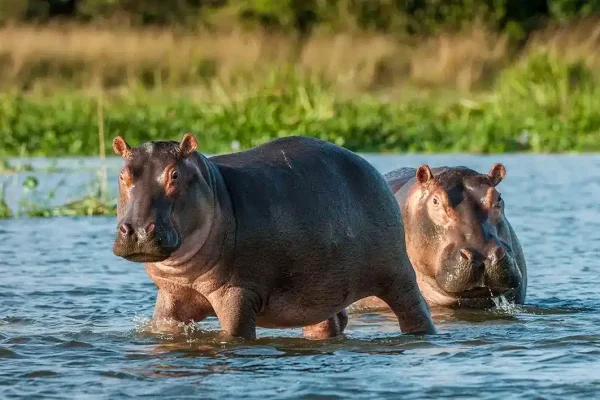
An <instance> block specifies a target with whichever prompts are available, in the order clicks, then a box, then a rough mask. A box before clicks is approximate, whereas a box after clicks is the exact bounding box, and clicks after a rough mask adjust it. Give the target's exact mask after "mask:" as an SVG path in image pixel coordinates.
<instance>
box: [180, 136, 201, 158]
mask: <svg viewBox="0 0 600 400" xmlns="http://www.w3.org/2000/svg"><path fill="white" fill-rule="evenodd" d="M197 148H198V140H197V139H196V138H195V137H194V135H192V134H191V133H186V134H185V135H183V139H181V142H179V149H180V150H181V154H182V155H183V156H184V157H189V156H190V155H192V154H193V153H194V152H195V151H196V149H197Z"/></svg>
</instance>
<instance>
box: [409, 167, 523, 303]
mask: <svg viewBox="0 0 600 400" xmlns="http://www.w3.org/2000/svg"><path fill="white" fill-rule="evenodd" d="M505 175H506V170H505V168H504V166H503V165H501V164H495V165H494V166H493V167H492V169H491V170H490V172H489V173H488V174H487V175H486V174H480V173H478V172H476V171H473V170H471V169H468V168H465V167H459V168H443V169H441V171H440V172H439V173H437V174H436V176H434V175H433V173H432V171H431V169H430V168H429V166H427V165H423V166H421V167H420V168H419V169H418V170H417V172H416V182H415V183H414V184H413V185H412V186H410V188H409V190H408V193H407V200H406V202H405V203H404V209H403V219H404V223H405V228H406V244H407V252H408V255H409V257H410V259H411V262H412V263H413V265H414V267H415V269H416V270H417V273H418V274H420V275H421V277H422V280H424V281H425V282H429V286H431V289H433V290H434V291H436V292H437V293H436V294H437V295H438V296H439V295H441V296H443V298H445V299H448V298H450V299H451V302H452V303H454V304H458V305H465V306H468V305H469V304H471V303H472V304H473V305H475V304H477V303H478V302H479V304H477V306H479V305H481V304H482V303H483V302H486V303H488V302H490V301H491V298H492V297H493V296H498V295H501V294H504V295H507V296H508V295H509V294H510V292H511V291H514V290H515V289H516V288H517V287H518V286H519V285H520V283H521V272H520V270H519V268H518V265H517V263H516V261H515V259H514V256H513V252H512V250H511V244H510V243H512V242H511V236H510V230H509V228H508V227H507V225H506V221H505V217H504V201H503V200H502V197H501V196H500V193H499V192H498V191H497V190H496V186H497V185H498V184H499V183H500V182H501V181H502V179H503V178H504V176H505ZM422 291H424V292H426V290H422ZM424 294H425V296H426V297H427V293H424Z"/></svg>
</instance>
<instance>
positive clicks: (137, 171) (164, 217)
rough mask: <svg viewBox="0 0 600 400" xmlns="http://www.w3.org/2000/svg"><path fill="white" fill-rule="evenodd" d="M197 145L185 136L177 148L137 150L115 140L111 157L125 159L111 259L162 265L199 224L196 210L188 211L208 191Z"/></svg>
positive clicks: (151, 144)
mask: <svg viewBox="0 0 600 400" xmlns="http://www.w3.org/2000/svg"><path fill="white" fill-rule="evenodd" d="M197 146H198V142H197V140H196V138H194V137H193V136H192V135H189V134H186V135H184V137H183V139H182V141H181V142H180V143H178V142H167V141H163V142H148V143H145V144H143V145H141V146H139V147H136V148H131V147H130V146H129V145H128V144H127V142H125V140H123V139H122V138H121V137H116V138H115V139H114V141H113V148H114V150H115V152H116V153H117V154H119V155H120V156H121V157H123V158H124V159H125V166H124V167H123V169H122V170H121V173H120V174H119V200H118V204H117V216H118V225H117V231H116V237H115V241H114V244H113V252H114V254H115V255H117V256H119V257H123V258H125V259H127V260H129V261H135V262H160V261H164V260H166V259H167V258H169V257H170V256H171V255H172V254H173V253H174V252H175V251H177V250H178V249H179V248H180V247H181V245H182V241H183V240H182V238H185V237H187V236H188V235H189V234H190V232H191V231H193V230H195V229H197V227H198V226H199V225H200V224H202V220H201V219H202V212H201V210H200V208H201V207H200V206H198V208H197V209H195V210H194V211H191V210H193V209H194V208H193V207H190V205H191V204H198V200H197V199H198V198H202V194H203V192H206V189H207V188H206V182H205V181H204V180H203V179H202V173H201V171H200V168H201V165H202V163H198V162H197V160H196V158H197V157H200V155H199V154H198V153H196V148H197Z"/></svg>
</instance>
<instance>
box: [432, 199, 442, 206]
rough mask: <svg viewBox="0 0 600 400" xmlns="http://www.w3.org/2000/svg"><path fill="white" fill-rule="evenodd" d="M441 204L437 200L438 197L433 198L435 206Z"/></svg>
mask: <svg viewBox="0 0 600 400" xmlns="http://www.w3.org/2000/svg"><path fill="white" fill-rule="evenodd" d="M439 204H440V201H439V200H438V199H437V197H434V198H433V205H434V206H438V205H439Z"/></svg>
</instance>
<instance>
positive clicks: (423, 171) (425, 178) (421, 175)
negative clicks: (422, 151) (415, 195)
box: [417, 164, 433, 184]
mask: <svg viewBox="0 0 600 400" xmlns="http://www.w3.org/2000/svg"><path fill="white" fill-rule="evenodd" d="M431 178H433V173H432V172H431V169H430V168H429V165H427V164H424V165H421V166H420V167H419V169H418V170H417V182H419V183H420V184H423V183H427V182H429V180H430V179H431Z"/></svg>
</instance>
